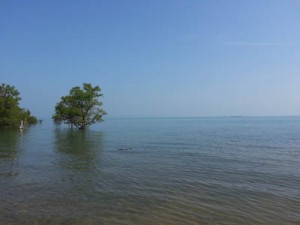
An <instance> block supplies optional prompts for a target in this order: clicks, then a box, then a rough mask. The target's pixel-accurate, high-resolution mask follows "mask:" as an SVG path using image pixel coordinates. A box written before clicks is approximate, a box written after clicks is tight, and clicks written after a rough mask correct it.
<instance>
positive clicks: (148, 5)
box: [0, 0, 300, 118]
mask: <svg viewBox="0 0 300 225" xmlns="http://www.w3.org/2000/svg"><path fill="white" fill-rule="evenodd" d="M83 82H88V83H92V84H94V85H99V86H100V87H101V88H102V91H103V94H104V98H103V102H104V108H105V110H106V111H107V112H108V113H109V116H112V117H119V116H124V117H127V116H130V117H135V116H139V117H143V116H231V115H244V116H266V115H272V116H276V115H300V1H299V0H284V1H283V0H252V1H241V0H228V1H222V0H184V1H183V0H180V1H179V0H151V1H143V0H135V1H132V0H126V1H124V0H114V1H111V0H107V1H101V0H97V1H96V0H82V1H79V0H72V1H71V0H65V1H61V0H60V1H57V0H51V1H40V0H39V1H38V0H36V1H33V0H26V1H21V0H2V1H0V83H8V84H11V85H14V86H16V87H17V89H18V90H19V91H20V92H21V96H22V98H23V100H22V102H21V104H22V106H23V107H26V108H28V109H30V110H31V111H32V113H33V114H35V115H37V116H38V117H40V118H50V117H51V115H52V114H53V111H54V107H55V104H56V103H57V102H58V101H59V100H60V97H61V96H62V95H66V94H67V93H68V91H69V89H70V88H71V87H73V86H77V85H81V84H82V83H83Z"/></svg>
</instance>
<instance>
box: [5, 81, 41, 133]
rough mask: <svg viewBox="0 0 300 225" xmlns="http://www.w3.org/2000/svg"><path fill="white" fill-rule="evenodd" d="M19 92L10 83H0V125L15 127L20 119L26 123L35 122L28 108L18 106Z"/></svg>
mask: <svg viewBox="0 0 300 225" xmlns="http://www.w3.org/2000/svg"><path fill="white" fill-rule="evenodd" d="M20 100H21V97H20V92H19V91H18V90H17V89H16V88H15V87H14V86H11V85H8V84H1V85H0V127H17V126H18V125H20V122H21V120H23V121H24V122H25V123H27V124H34V123H37V119H36V118H35V117H34V116H32V115H31V113H30V111H29V110H26V109H23V108H20V107H19V101H20Z"/></svg>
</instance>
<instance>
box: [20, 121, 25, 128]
mask: <svg viewBox="0 0 300 225" xmlns="http://www.w3.org/2000/svg"><path fill="white" fill-rule="evenodd" d="M20 129H24V121H23V120H21V125H20Z"/></svg>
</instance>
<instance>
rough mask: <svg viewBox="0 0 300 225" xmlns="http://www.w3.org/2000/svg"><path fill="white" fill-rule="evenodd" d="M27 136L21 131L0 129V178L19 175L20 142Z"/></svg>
mask: <svg viewBox="0 0 300 225" xmlns="http://www.w3.org/2000/svg"><path fill="white" fill-rule="evenodd" d="M25 134H26V133H25ZM25 134H24V133H23V132H21V131H19V130H14V129H0V177H3V176H14V175H16V174H17V173H18V161H19V155H20V151H21V148H20V142H21V139H22V136H23V135H25Z"/></svg>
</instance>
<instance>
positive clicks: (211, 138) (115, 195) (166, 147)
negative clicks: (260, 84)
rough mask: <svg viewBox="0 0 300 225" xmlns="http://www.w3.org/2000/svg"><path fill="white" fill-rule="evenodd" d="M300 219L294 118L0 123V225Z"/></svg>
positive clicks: (267, 224)
mask: <svg viewBox="0 0 300 225" xmlns="http://www.w3.org/2000/svg"><path fill="white" fill-rule="evenodd" d="M10 224H18V225H32V224H42V225H43V224H45V225H46V224H53V225H54V224H55V225H59V224H78V225H79V224H82V225H91V224H95V225H96V224H97V225H98V224H107V225H115V224H116V225H121V224H122V225H131V224H133V225H135V224H136V225H154V224H155V225H166V224H178V225H192V224H195V225H196V224H209V225H218V224H224V225H229V224H230V225H235V224H236V225H244V224H249V225H277V224H278V225H288V224H295V225H296V224H300V118H299V117H253V118H246V117H232V118H230V117H228V118H143V119H141V118H139V119H133V118H131V119H128V118H127V119H121V118H119V119H117V118H115V119H107V120H106V121H105V122H104V123H101V124H97V125H94V126H92V127H90V128H89V129H86V130H84V131H82V130H72V129H70V128H68V127H67V126H57V125H54V124H52V123H51V122H47V121H46V122H44V123H43V124H40V125H36V126H32V127H29V128H26V129H24V130H23V131H22V130H18V129H0V225H10Z"/></svg>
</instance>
